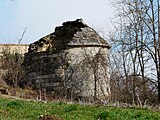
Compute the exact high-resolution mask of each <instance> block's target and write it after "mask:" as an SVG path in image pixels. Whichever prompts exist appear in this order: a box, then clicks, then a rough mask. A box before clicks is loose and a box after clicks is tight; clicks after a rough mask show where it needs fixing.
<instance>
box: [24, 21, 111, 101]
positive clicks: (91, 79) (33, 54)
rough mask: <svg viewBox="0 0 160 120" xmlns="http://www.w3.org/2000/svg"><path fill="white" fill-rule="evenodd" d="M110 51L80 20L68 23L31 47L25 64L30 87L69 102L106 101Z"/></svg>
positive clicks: (108, 92)
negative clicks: (100, 99) (82, 100)
mask: <svg viewBox="0 0 160 120" xmlns="http://www.w3.org/2000/svg"><path fill="white" fill-rule="evenodd" d="M109 48H110V46H109V44H108V43H107V42H106V41H105V40H104V39H103V38H101V37H100V36H99V35H98V34H97V33H96V31H95V30H93V29H92V28H90V27H89V26H87V25H86V24H84V23H83V22H82V20H81V19H77V20H76V21H69V22H65V23H63V26H59V27H56V28H55V32H53V33H51V34H49V35H47V36H45V37H43V38H41V39H40V40H38V41H36V42H34V43H32V44H30V45H29V51H28V53H26V54H25V61H24V65H25V68H26V75H27V79H28V81H29V82H28V83H29V85H32V86H33V87H34V88H36V89H41V88H46V90H47V92H48V93H54V95H59V96H67V97H69V98H76V97H78V96H87V97H92V96H96V97H97V98H106V97H108V96H109V94H110V86H109V74H108V49H109ZM95 86H96V88H95ZM95 89H96V94H95Z"/></svg>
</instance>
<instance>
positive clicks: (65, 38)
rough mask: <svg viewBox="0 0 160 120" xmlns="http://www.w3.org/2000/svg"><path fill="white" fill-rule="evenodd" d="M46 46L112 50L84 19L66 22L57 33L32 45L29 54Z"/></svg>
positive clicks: (56, 29) (58, 28)
mask: <svg viewBox="0 0 160 120" xmlns="http://www.w3.org/2000/svg"><path fill="white" fill-rule="evenodd" d="M44 46H45V47H47V49H48V48H51V47H52V48H54V49H66V48H69V47H78V46H81V47H82V46H84V47H85V46H86V47H87V46H90V47H92V46H97V47H98V46H101V47H106V48H110V45H109V44H108V43H107V42H106V41H105V40H104V39H103V38H102V37H101V36H100V35H99V34H98V33H97V32H96V31H95V30H94V29H92V28H91V27H89V26H87V25H86V24H85V23H83V20H82V19H77V20H75V21H68V22H64V23H63V24H62V26H58V27H56V28H55V32H53V33H51V34H49V35H47V36H45V37H43V38H41V39H40V40H38V41H36V42H34V43H32V44H30V48H29V52H32V51H36V52H38V48H42V47H44ZM41 50H42V49H41ZM41 50H40V51H41ZM42 51H44V50H42Z"/></svg>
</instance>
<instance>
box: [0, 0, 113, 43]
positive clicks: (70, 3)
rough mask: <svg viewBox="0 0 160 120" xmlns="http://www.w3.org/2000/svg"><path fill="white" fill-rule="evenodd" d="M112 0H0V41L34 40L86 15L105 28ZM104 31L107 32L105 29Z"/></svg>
mask: <svg viewBox="0 0 160 120" xmlns="http://www.w3.org/2000/svg"><path fill="white" fill-rule="evenodd" d="M109 1H110V0H14V1H12V0H0V43H18V39H19V38H20V36H21V34H22V32H23V31H24V28H27V31H26V33H25V36H24V38H23V41H22V43H32V42H34V41H36V40H38V39H39V38H41V37H43V36H44V35H47V34H49V33H51V32H53V31H54V28H55V27H56V26H59V25H61V24H62V23H63V22H65V21H68V20H76V19H77V18H83V20H84V22H85V23H87V24H88V25H89V26H91V27H94V28H95V29H96V30H98V31H99V30H102V31H105V32H106V29H108V28H110V27H111V25H110V20H111V19H112V18H113V17H114V15H113V13H114V12H113V11H114V10H113V8H112V7H111V6H110V5H109V4H110V3H109ZM102 34H105V33H102Z"/></svg>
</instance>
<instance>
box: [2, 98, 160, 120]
mask: <svg viewBox="0 0 160 120" xmlns="http://www.w3.org/2000/svg"><path fill="white" fill-rule="evenodd" d="M47 115H50V116H55V117H57V120H58V119H59V120H144V119H145V120H159V119H160V112H159V111H156V110H150V109H146V108H115V107H107V106H93V105H79V104H66V103H64V102H48V103H44V102H38V101H37V102H35V101H25V100H15V99H8V98H2V97H0V120H38V119H40V117H41V116H47Z"/></svg>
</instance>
